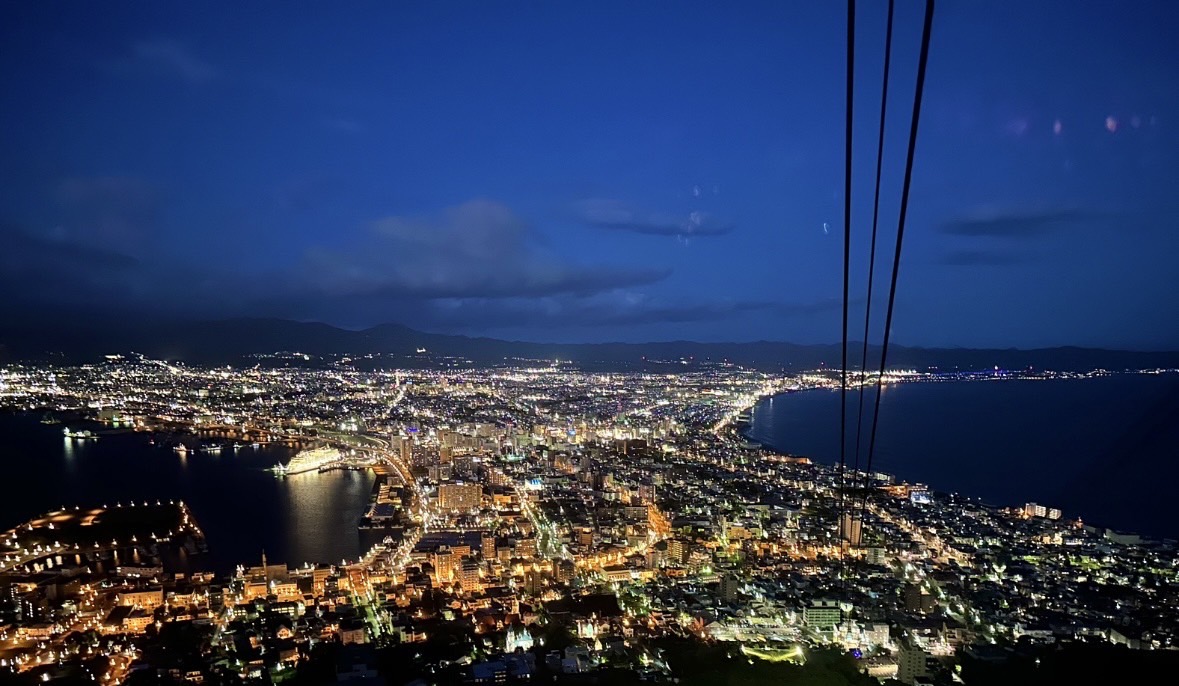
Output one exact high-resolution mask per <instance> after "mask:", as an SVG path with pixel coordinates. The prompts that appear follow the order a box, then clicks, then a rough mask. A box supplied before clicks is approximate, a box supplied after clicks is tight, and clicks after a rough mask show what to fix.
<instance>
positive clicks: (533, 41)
mask: <svg viewBox="0 0 1179 686" xmlns="http://www.w3.org/2000/svg"><path fill="white" fill-rule="evenodd" d="M328 7H329V6H328V5H318V6H317V7H316V10H317V11H313V10H312V8H311V6H310V5H304V4H302V3H295V4H290V3H273V4H268V3H261V2H251V3H224V4H219V6H218V7H217V8H216V11H214V10H212V9H210V7H209V6H207V5H205V4H203V3H184V4H182V3H174V2H158V3H120V2H115V3H81V2H69V3H55V2H28V3H7V4H6V5H5V6H4V8H3V9H2V10H0V27H2V28H0V75H2V76H0V78H2V79H3V83H4V88H3V90H2V92H0V174H2V178H3V181H4V183H3V186H2V187H0V241H2V242H0V246H2V248H3V250H2V252H0V287H2V288H3V290H4V293H5V296H4V302H3V305H2V306H0V315H3V316H8V317H16V316H21V317H25V316H32V314H33V313H36V312H58V311H76V310H79V309H83V310H92V311H112V312H118V313H120V314H121V315H124V316H129V315H135V314H143V315H157V314H161V313H168V314H179V315H183V316H200V317H221V316H237V315H263V316H281V317H290V318H296V319H314V320H321V321H327V322H330V323H333V324H338V325H344V326H350V327H358V326H366V325H370V324H375V323H379V322H384V321H397V322H401V323H404V324H407V325H410V326H414V327H418V328H422V329H426V330H433V331H446V332H461V333H470V334H483V335H492V336H497V337H507V338H522V339H530V340H549V341H571V340H590V341H596V340H632V341H639V340H658V339H672V338H688V339H697V340H753V339H759V338H769V339H781V340H793V341H799V342H831V341H837V340H838V339H839V303H840V300H839V298H840V287H841V257H842V246H841V236H842V221H843V219H842V206H843V203H842V194H843V125H844V121H843V107H844V99H843V88H844V81H843V78H844V72H843V69H844V50H845V44H844V36H845V14H844V12H845V8H844V4H843V3H839V2H809V3H786V2H767V3H718V2H708V3H687V2H674V3H673V2H651V3H617V4H615V3H603V2H594V3H567V2H562V3H535V4H532V3H495V2H490V3H474V2H462V3H457V2H456V3H449V2H443V3H433V2H432V3H409V2H404V3H373V4H371V5H363V4H360V3H346V5H341V6H334V5H333V6H331V9H332V10H333V11H334V12H335V14H334V15H332V14H329V12H328V11H327V10H328ZM885 7H886V3H885V2H883V0H880V1H878V2H861V3H860V8H859V14H860V16H859V18H860V22H859V38H860V40H859V41H858V43H857V51H858V54H859V57H860V59H859V60H858V63H857V69H858V75H859V77H860V78H859V80H858V83H859V87H858V90H857V120H856V136H857V140H856V153H857V159H856V164H855V182H856V187H855V192H854V194H853V197H854V198H855V206H854V212H853V233H854V235H853V248H854V249H853V258H854V264H853V269H854V273H855V274H857V275H858V276H857V278H855V279H854V280H853V283H854V287H855V293H854V294H853V297H855V298H856V299H857V302H859V303H861V304H860V305H859V307H862V291H863V288H864V285H865V282H864V278H863V276H862V274H863V273H866V253H867V250H866V247H867V243H868V230H869V228H870V219H871V214H870V211H871V204H870V201H871V190H872V188H871V183H872V177H871V173H872V171H873V165H874V162H875V160H874V155H875V145H874V143H875V127H876V112H877V110H878V107H879V88H880V70H881V57H882V48H883V39H884V10H885ZM345 9H346V10H347V11H345ZM920 12H921V4H920V3H918V2H912V1H910V0H901V1H900V2H898V15H897V34H896V38H895V42H896V47H897V50H896V52H895V57H894V66H895V72H894V73H895V76H896V79H895V81H894V82H893V90H892V93H891V95H892V102H893V104H894V105H895V108H893V109H892V110H891V112H890V116H891V119H890V126H889V131H890V135H889V138H888V145H887V146H886V153H887V155H888V159H887V161H886V167H885V173H886V177H885V189H884V190H885V202H884V204H883V207H882V210H883V217H884V222H883V224H884V226H883V228H882V231H883V233H882V237H881V240H882V242H883V244H884V245H885V247H886V250H885V251H883V252H882V259H884V261H885V264H884V265H883V267H882V268H881V269H880V270H879V274H880V276H881V281H879V282H878V284H879V285H880V286H881V287H882V288H883V289H884V290H886V283H885V281H884V278H885V277H886V276H887V261H888V259H890V257H891V242H892V240H893V234H894V232H895V226H896V212H897V205H898V203H897V198H898V197H899V194H900V180H901V171H902V168H903V153H904V150H903V143H904V135H905V133H907V127H908V118H909V108H910V107H911V103H912V99H911V98H912V90H913V77H914V74H915V68H916V54H917V47H918V43H919V37H920V36H919V34H920ZM1177 35H1179V11H1177V10H1176V9H1174V5H1173V3H1153V4H1152V3H1146V2H1135V3H1118V2H1080V3H1071V2H1070V3H1061V2H1003V3H990V2H943V3H941V4H940V5H939V7H938V13H937V16H936V17H935V23H934V35H933V41H932V47H931V53H930V67H929V75H928V81H927V87H926V93H925V108H924V113H923V118H922V124H921V126H922V128H921V135H920V138H919V143H918V148H917V161H916V165H915V170H914V186H913V191H912V196H911V202H910V223H909V225H908V229H907V233H906V246H905V254H904V259H903V262H902V270H901V279H900V284H899V290H898V309H897V314H896V319H895V322H894V330H893V336H894V340H895V341H897V342H900V343H905V344H916V345H963V346H1002V347H1006V346H1019V347H1028V346H1041V345H1058V344H1079V345H1102V346H1118V347H1136V348H1179V316H1176V315H1177V314H1179V269H1177V268H1176V261H1177V259H1179V236H1177V232H1176V229H1177V228H1179V226H1177V224H1179V222H1177V220H1176V216H1177V211H1179V196H1177V193H1176V191H1177V189H1179V49H1177V48H1176V47H1175V36H1177ZM878 292H880V291H878ZM880 304H883V298H882V299H881V300H880ZM881 313H882V310H881ZM861 316H862V315H858V314H857V315H854V316H853V322H859V321H861V320H860V317H861ZM880 318H882V314H881V317H880ZM880 318H878V320H879V319H880ZM876 336H879V329H878V330H877V334H876ZM853 337H856V336H853Z"/></svg>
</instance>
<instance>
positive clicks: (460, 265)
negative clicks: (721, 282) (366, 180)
mask: <svg viewBox="0 0 1179 686" xmlns="http://www.w3.org/2000/svg"><path fill="white" fill-rule="evenodd" d="M303 271H304V272H305V273H306V274H308V279H309V281H310V283H311V284H312V286H313V287H315V288H316V289H317V290H319V291H320V292H322V293H325V294H329V295H384V296H389V297H406V296H413V297H417V298H470V297H483V298H508V297H543V296H550V295H557V294H581V295H588V294H593V293H598V292H601V291H605V290H610V289H614V288H625V287H633V286H640V285H647V284H651V283H654V282H656V281H659V280H661V279H663V278H665V277H666V276H667V275H668V271H667V270H665V269H657V268H649V267H627V266H616V265H585V264H578V263H575V262H572V261H569V260H567V259H565V258H563V257H560V256H557V255H554V254H551V253H549V252H548V251H546V250H545V249H543V247H542V244H541V241H540V239H539V236H538V235H537V234H536V233H535V231H533V229H532V228H531V227H530V226H528V224H527V223H525V222H524V221H523V220H522V219H521V218H520V217H518V216H516V215H515V214H514V213H513V212H512V211H511V210H510V209H509V208H507V207H506V206H504V205H501V204H499V203H496V202H493V201H490V200H473V201H470V202H467V203H464V204H462V205H459V206H457V207H452V208H449V209H447V210H445V211H443V212H441V213H438V214H436V215H428V216H416V217H406V216H391V217H386V218H383V219H380V220H378V221H375V222H373V223H372V224H371V225H370V226H369V227H368V233H367V234H366V236H365V237H364V239H363V240H361V241H360V242H359V243H357V244H355V245H353V246H351V247H350V248H349V249H346V250H339V249H320V250H316V251H312V252H311V253H309V254H308V257H307V265H306V269H305V270H303Z"/></svg>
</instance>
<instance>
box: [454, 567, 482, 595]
mask: <svg viewBox="0 0 1179 686" xmlns="http://www.w3.org/2000/svg"><path fill="white" fill-rule="evenodd" d="M459 583H461V584H462V586H463V592H464V593H476V592H478V591H482V590H483V581H482V579H481V578H480V577H479V563H478V562H476V561H475V560H470V559H468V560H465V561H463V563H462V566H461V568H460V571H459Z"/></svg>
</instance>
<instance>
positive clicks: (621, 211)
mask: <svg viewBox="0 0 1179 686" xmlns="http://www.w3.org/2000/svg"><path fill="white" fill-rule="evenodd" d="M574 211H575V212H576V214H577V217H578V219H579V220H580V221H582V222H584V223H585V224H588V225H590V226H594V227H597V228H600V229H610V230H613V231H628V232H630V233H638V234H644V235H648V236H680V237H691V236H719V235H722V234H726V233H729V232H730V231H732V230H733V225H732V224H730V223H728V222H724V221H721V220H719V219H717V218H716V217H714V216H712V215H711V214H708V213H707V212H689V213H688V214H686V215H672V214H664V213H659V212H647V211H644V210H639V209H635V208H633V207H631V206H629V205H627V204H626V203H623V202H621V201H619V200H609V199H602V198H599V199H592V200H583V201H581V202H578V203H576V204H575V206H574Z"/></svg>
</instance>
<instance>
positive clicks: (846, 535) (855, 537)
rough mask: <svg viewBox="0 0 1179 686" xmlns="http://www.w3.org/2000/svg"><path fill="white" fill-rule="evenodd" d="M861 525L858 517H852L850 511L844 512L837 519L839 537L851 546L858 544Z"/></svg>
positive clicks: (861, 529)
mask: <svg viewBox="0 0 1179 686" xmlns="http://www.w3.org/2000/svg"><path fill="white" fill-rule="evenodd" d="M863 525H864V523H863V521H861V519H860V518H859V517H853V516H852V515H851V514H850V513H849V514H845V515H843V517H842V518H840V520H839V537H840V538H841V539H843V540H845V541H847V542H848V543H850V544H851V545H853V546H858V545H859V544H860V536H861V533H862V531H863V528H864V527H863Z"/></svg>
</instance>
